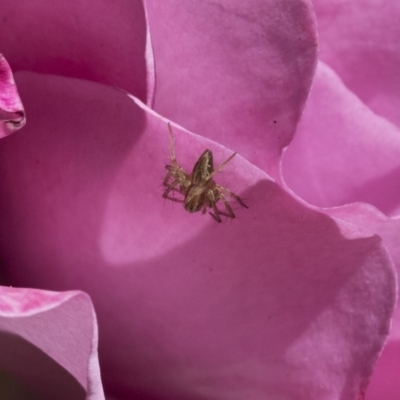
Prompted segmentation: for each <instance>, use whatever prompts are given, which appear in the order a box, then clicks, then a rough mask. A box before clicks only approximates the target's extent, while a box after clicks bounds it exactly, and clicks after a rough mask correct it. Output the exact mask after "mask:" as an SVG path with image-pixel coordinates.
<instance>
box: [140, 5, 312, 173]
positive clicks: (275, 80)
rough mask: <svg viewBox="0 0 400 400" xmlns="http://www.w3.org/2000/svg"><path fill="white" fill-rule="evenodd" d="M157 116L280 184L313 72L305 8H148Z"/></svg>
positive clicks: (308, 8)
mask: <svg viewBox="0 0 400 400" xmlns="http://www.w3.org/2000/svg"><path fill="white" fill-rule="evenodd" d="M146 5H147V10H148V16H149V29H150V32H151V37H152V44H153V51H154V57H155V61H156V62H155V71H156V92H155V99H154V109H155V110H156V111H157V112H158V113H159V114H161V115H163V116H165V117H167V118H169V119H171V120H173V121H175V122H177V123H179V124H180V125H182V126H185V127H186V128H187V129H189V130H191V131H193V132H197V133H199V134H201V135H202V136H205V137H208V138H210V139H212V140H215V141H217V142H219V143H222V144H224V145H225V146H227V147H229V148H232V149H235V150H236V151H238V152H239V153H240V154H242V155H243V156H244V157H245V158H246V159H247V160H248V161H250V162H252V163H253V164H254V165H257V166H258V167H261V168H263V169H264V170H265V171H267V172H268V173H269V174H270V175H272V176H274V178H279V171H278V170H277V169H276V167H277V165H278V164H277V159H278V158H279V157H280V154H281V151H282V149H283V148H284V147H285V146H287V145H288V144H289V142H290V141H291V139H292V136H293V134H294V132H295V129H296V126H297V123H298V120H299V118H300V115H301V113H302V110H303V107H304V103H305V101H306V99H307V96H308V93H309V89H310V85H311V82H312V78H313V75H314V70H315V64H316V51H317V38H316V27H315V20H314V13H313V10H312V7H311V4H310V2H309V1H308V0H300V1H299V0H288V1H284V2H282V1H281V0H270V1H267V2H266V1H264V0H251V1H247V2H243V1H239V0H234V1H232V0H223V1H221V0H219V1H200V2H190V1H186V2H185V1H184V2H182V1H180V0H165V1H162V2H160V1H154V0H147V1H146Z"/></svg>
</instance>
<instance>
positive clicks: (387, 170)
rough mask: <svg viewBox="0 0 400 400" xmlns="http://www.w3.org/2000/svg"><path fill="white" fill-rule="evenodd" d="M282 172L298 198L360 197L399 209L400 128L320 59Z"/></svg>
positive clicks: (336, 200) (327, 201) (332, 202)
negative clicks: (361, 98)
mask: <svg viewBox="0 0 400 400" xmlns="http://www.w3.org/2000/svg"><path fill="white" fill-rule="evenodd" d="M283 175H284V179H285V180H286V183H287V184H288V186H289V187H290V188H291V189H293V190H294V191H295V192H296V193H297V194H298V195H299V196H300V197H302V198H303V199H305V200H306V201H308V202H309V203H311V204H315V205H317V206H320V207H333V206H337V205H341V204H346V203H352V202H357V201H362V202H366V203H370V204H373V205H374V206H375V207H377V208H379V209H380V210H381V211H382V212H384V213H385V214H387V215H396V214H398V213H399V212H400V196H399V182H400V130H399V129H398V128H397V127H396V126H395V125H393V124H391V123H390V122H388V121H387V120H385V119H383V118H381V117H379V116H377V115H376V114H374V113H373V112H371V110H370V109H369V108H368V107H366V106H365V105H364V104H363V103H362V102H361V101H360V100H359V99H358V98H357V97H356V96H355V95H354V94H353V93H351V92H350V91H349V90H348V89H347V88H346V87H345V86H344V85H343V83H342V82H341V81H340V79H339V78H338V76H337V75H336V74H335V73H334V72H333V71H332V70H331V69H330V68H329V67H327V66H326V65H325V64H323V63H319V67H318V69H317V75H316V79H315V82H314V85H313V88H312V91H311V94H310V99H309V102H308V103H307V107H306V109H305V111H304V115H303V118H302V120H301V123H300V125H299V128H298V130H297V132H296V136H295V138H294V140H293V142H292V143H291V145H290V146H289V147H288V149H287V151H286V152H285V155H284V157H283Z"/></svg>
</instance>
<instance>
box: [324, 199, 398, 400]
mask: <svg viewBox="0 0 400 400" xmlns="http://www.w3.org/2000/svg"><path fill="white" fill-rule="evenodd" d="M329 214H330V215H332V216H335V217H337V218H340V219H342V220H345V221H348V222H351V223H352V224H355V225H357V226H359V227H362V229H364V230H366V231H370V232H372V233H375V234H378V235H380V236H381V237H382V239H383V242H384V244H385V246H386V247H387V248H388V250H389V252H390V255H391V257H392V259H393V262H394V264H395V266H396V269H397V279H398V286H400V282H399V278H400V248H399V237H400V218H399V217H397V218H387V217H386V216H384V215H383V214H381V213H380V212H378V211H377V210H376V209H374V208H373V207H371V206H369V205H367V204H349V205H347V206H343V207H337V208H333V209H330V210H329ZM399 370H400V304H399V303H398V302H397V306H396V309H395V313H394V315H393V322H392V326H391V330H390V336H389V338H388V342H387V344H386V346H385V348H384V350H383V353H382V355H381V356H380V358H379V361H378V363H377V366H376V369H375V371H374V374H373V375H372V379H371V382H370V385H369V387H368V391H367V397H366V399H367V400H397V399H398V396H399V393H400V382H399V380H398V379H397V374H398V371H399Z"/></svg>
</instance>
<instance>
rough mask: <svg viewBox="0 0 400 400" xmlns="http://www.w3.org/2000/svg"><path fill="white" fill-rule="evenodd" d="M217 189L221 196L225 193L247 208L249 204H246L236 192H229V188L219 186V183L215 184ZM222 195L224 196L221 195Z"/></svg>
mask: <svg viewBox="0 0 400 400" xmlns="http://www.w3.org/2000/svg"><path fill="white" fill-rule="evenodd" d="M217 189H218V190H219V192H220V193H221V196H223V193H225V194H227V195H228V196H230V197H232V198H234V199H235V200H236V201H237V202H238V203H239V204H240V205H241V206H242V207H243V208H249V206H248V205H246V204H245V203H244V201H243V200H242V199H241V198H240V197H239V196H238V195H237V194H235V193H233V192H231V191H230V190H229V189H227V188H225V187H223V186H220V185H217ZM223 197H224V198H225V196H223ZM225 201H226V198H225Z"/></svg>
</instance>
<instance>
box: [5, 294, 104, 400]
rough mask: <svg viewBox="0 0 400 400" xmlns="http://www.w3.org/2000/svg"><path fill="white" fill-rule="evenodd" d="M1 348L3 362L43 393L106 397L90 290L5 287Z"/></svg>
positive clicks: (98, 399) (43, 396)
mask: <svg viewBox="0 0 400 400" xmlns="http://www.w3.org/2000/svg"><path fill="white" fill-rule="evenodd" d="M0 347H1V349H2V351H1V358H0V367H1V368H2V369H3V370H6V371H8V372H9V373H10V374H11V375H13V376H15V377H17V378H18V379H19V380H20V381H21V382H22V383H23V384H25V386H26V387H27V388H29V389H30V390H31V391H32V393H34V394H35V395H37V396H39V397H38V398H40V399H43V400H45V399H55V398H57V399H60V400H61V399H65V400H67V399H85V398H86V399H87V400H89V399H90V400H101V399H104V394H103V389H102V385H101V379H100V372H99V365H98V360H97V323H96V317H95V314H94V311H93V307H92V304H91V301H90V299H89V298H88V296H87V295H86V294H84V293H80V292H76V291H75V292H64V293H55V292H48V291H43V290H35V289H21V288H19V289H17V288H7V287H1V286H0ZM84 390H85V391H86V396H85V392H84Z"/></svg>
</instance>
